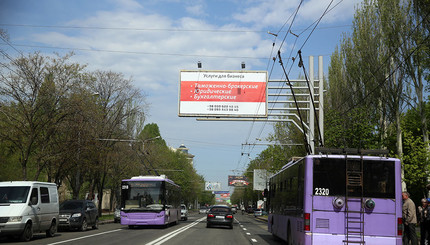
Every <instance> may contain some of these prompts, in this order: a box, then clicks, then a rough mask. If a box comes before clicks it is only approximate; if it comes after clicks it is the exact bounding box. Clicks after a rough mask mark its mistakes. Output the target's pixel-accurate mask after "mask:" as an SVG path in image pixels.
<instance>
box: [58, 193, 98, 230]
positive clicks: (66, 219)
mask: <svg viewBox="0 0 430 245" xmlns="http://www.w3.org/2000/svg"><path fill="white" fill-rule="evenodd" d="M98 224H99V216H98V210H97V207H96V205H95V204H94V202H92V201H90V200H68V201H65V202H63V203H61V204H60V222H59V224H58V227H59V228H66V229H78V230H80V231H85V230H87V229H88V226H91V227H92V228H93V229H97V228H98Z"/></svg>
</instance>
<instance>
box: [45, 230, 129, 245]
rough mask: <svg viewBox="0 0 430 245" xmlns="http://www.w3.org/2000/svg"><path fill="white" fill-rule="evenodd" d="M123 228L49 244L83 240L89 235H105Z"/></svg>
mask: <svg viewBox="0 0 430 245" xmlns="http://www.w3.org/2000/svg"><path fill="white" fill-rule="evenodd" d="M121 230H122V229H116V230H111V231H105V232H101V233H97V234H93V235H88V236H83V237H78V238H73V239H69V240H64V241H60V242H54V243H49V244H48V245H55V244H61V243H66V242H73V241H76V240H81V239H84V238H88V237H93V236H100V235H104V234H108V233H112V232H116V231H121Z"/></svg>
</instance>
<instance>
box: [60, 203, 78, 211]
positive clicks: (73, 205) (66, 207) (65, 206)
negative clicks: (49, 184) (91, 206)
mask: <svg viewBox="0 0 430 245" xmlns="http://www.w3.org/2000/svg"><path fill="white" fill-rule="evenodd" d="M82 207H83V202H63V203H62V204H61V205H60V209H62V210H74V209H82Z"/></svg>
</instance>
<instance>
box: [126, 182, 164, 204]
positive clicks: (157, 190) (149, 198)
mask: <svg viewBox="0 0 430 245" xmlns="http://www.w3.org/2000/svg"><path fill="white" fill-rule="evenodd" d="M162 184H163V182H160V181H145V182H138V181H129V182H123V183H122V193H121V197H122V199H123V204H124V208H125V209H126V210H128V209H131V210H142V211H143V210H162V209H163V199H164V198H163V191H162V188H161V185H162Z"/></svg>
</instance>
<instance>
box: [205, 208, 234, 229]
mask: <svg viewBox="0 0 430 245" xmlns="http://www.w3.org/2000/svg"><path fill="white" fill-rule="evenodd" d="M206 217H207V218H206V227H207V228H210V227H212V226H214V225H215V226H228V227H229V228H230V229H233V220H234V217H233V212H232V211H231V208H230V207H227V206H213V207H212V208H211V209H210V210H209V211H208V214H207V216H206Z"/></svg>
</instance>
